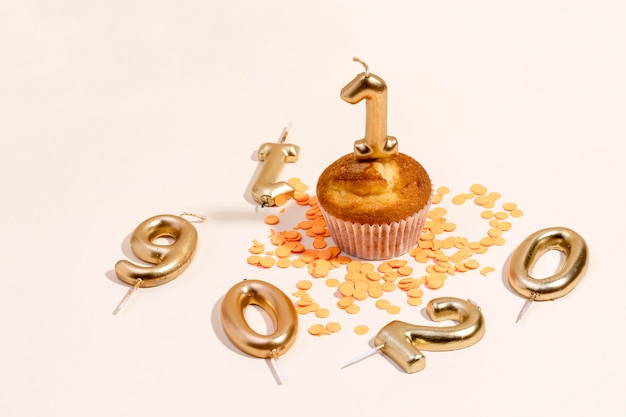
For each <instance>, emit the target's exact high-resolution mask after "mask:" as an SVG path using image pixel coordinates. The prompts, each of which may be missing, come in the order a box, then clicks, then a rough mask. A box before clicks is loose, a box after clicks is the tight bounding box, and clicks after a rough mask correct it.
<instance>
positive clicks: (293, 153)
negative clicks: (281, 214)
mask: <svg viewBox="0 0 626 417" xmlns="http://www.w3.org/2000/svg"><path fill="white" fill-rule="evenodd" d="M290 129H291V123H289V125H288V126H287V127H286V128H284V129H283V131H282V133H281V134H280V137H279V138H278V143H270V142H268V143H264V144H263V145H261V147H260V148H259V150H258V157H259V161H262V162H263V168H261V172H260V173H259V176H258V177H257V179H256V181H255V182H254V184H253V185H252V197H253V198H254V199H255V200H256V201H257V202H258V203H260V204H261V207H268V206H273V205H274V199H275V198H276V197H277V196H279V195H281V194H286V195H290V194H292V193H293V187H292V186H291V185H290V184H289V183H288V182H286V181H278V177H279V175H280V172H281V171H282V168H283V165H284V164H286V163H288V162H296V161H297V160H298V154H299V152H300V147H299V146H296V145H292V144H290V143H285V140H286V139H287V134H288V133H289V130H290Z"/></svg>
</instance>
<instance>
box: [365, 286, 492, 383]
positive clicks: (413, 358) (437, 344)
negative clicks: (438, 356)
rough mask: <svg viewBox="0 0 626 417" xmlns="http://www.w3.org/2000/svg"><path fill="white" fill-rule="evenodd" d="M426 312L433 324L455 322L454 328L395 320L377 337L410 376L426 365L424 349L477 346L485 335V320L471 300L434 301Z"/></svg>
mask: <svg viewBox="0 0 626 417" xmlns="http://www.w3.org/2000/svg"><path fill="white" fill-rule="evenodd" d="M426 312H427V313H428V316H429V317H430V319H431V320H433V321H443V320H454V321H456V322H458V324H457V325H454V326H445V327H428V326H417V325H414V324H410V323H405V322H402V321H392V322H391V323H389V324H387V325H386V326H385V327H383V328H382V329H381V330H380V332H378V334H377V335H376V338H375V341H374V343H375V344H376V345H377V346H378V348H377V349H380V351H381V352H383V353H384V354H385V355H387V356H389V357H390V358H391V359H392V360H393V361H394V362H395V363H396V364H398V366H399V367H400V368H402V369H403V370H404V371H405V372H407V373H415V372H418V371H421V370H422V369H424V367H425V366H426V358H425V356H424V355H423V354H422V352H421V351H422V350H426V351H436V352H441V351H449V350H456V349H463V348H466V347H469V346H472V345H474V344H476V343H477V342H478V341H479V340H480V339H482V337H483V335H484V334H485V321H484V318H483V315H482V313H481V312H480V308H478V306H477V305H476V304H474V303H472V302H471V301H466V300H462V299H459V298H453V297H441V298H435V299H433V300H431V301H430V302H429V303H428V305H427V306H426Z"/></svg>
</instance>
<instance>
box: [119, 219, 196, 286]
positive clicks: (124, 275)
mask: <svg viewBox="0 0 626 417" xmlns="http://www.w3.org/2000/svg"><path fill="white" fill-rule="evenodd" d="M160 237H170V238H172V239H174V242H173V243H172V244H159V243H155V240H156V239H158V238H160ZM197 242H198V232H197V231H196V228H195V227H194V226H193V225H192V224H191V223H190V222H188V221H187V220H185V219H183V218H182V217H180V216H174V215H171V214H161V215H158V216H154V217H150V218H149V219H147V220H145V221H143V222H142V223H141V224H139V226H137V227H136V228H135V230H134V231H133V233H132V234H131V236H130V247H131V249H132V251H133V253H134V254H135V255H136V256H137V257H138V258H139V259H141V260H142V261H144V262H148V263H150V264H153V265H151V266H141V265H136V264H133V263H131V262H129V261H127V260H120V261H118V262H117V263H116V264H115V274H116V275H117V276H118V278H119V279H120V280H122V281H124V282H125V283H127V284H130V285H133V286H134V285H136V284H137V282H138V280H141V281H140V282H141V285H140V286H141V287H156V286H157V285H163V284H165V283H167V282H169V281H171V280H173V279H174V278H176V277H177V276H179V275H180V274H181V273H182V272H183V271H184V270H185V269H186V268H187V266H188V265H189V263H190V262H191V259H192V258H193V255H194V253H195V250H196V244H197Z"/></svg>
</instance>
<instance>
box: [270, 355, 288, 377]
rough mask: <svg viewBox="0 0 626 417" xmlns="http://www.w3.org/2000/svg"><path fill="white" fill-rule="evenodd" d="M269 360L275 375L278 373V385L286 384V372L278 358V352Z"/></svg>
mask: <svg viewBox="0 0 626 417" xmlns="http://www.w3.org/2000/svg"><path fill="white" fill-rule="evenodd" d="M270 360H271V364H272V366H273V367H274V371H275V372H276V375H278V378H279V380H280V385H287V374H286V373H285V370H284V369H283V367H282V365H281V364H280V361H279V360H278V354H275V355H274V356H273V357H272V358H270Z"/></svg>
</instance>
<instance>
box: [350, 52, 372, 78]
mask: <svg viewBox="0 0 626 417" xmlns="http://www.w3.org/2000/svg"><path fill="white" fill-rule="evenodd" d="M352 60H353V61H355V62H358V63H360V64H361V65H363V67H364V68H365V78H368V77H369V76H370V68H369V66H368V65H367V64H366V63H365V61H362V60H361V59H360V58H359V57H358V56H355V57H354V58H352Z"/></svg>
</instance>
